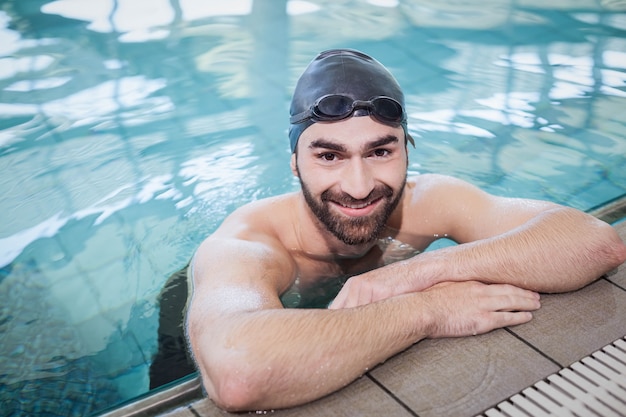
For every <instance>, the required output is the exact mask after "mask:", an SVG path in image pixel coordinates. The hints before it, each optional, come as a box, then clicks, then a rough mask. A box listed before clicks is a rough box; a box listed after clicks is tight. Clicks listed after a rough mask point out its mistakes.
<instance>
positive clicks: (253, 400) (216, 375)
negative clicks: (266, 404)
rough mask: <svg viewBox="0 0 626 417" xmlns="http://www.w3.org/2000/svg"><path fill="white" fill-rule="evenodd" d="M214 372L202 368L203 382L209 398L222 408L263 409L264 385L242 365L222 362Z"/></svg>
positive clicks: (239, 409)
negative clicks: (256, 381)
mask: <svg viewBox="0 0 626 417" xmlns="http://www.w3.org/2000/svg"><path fill="white" fill-rule="evenodd" d="M219 368H221V369H213V371H212V372H205V371H204V370H201V375H202V383H203V385H204V388H205V390H206V391H207V394H208V396H209V398H210V399H211V400H212V401H213V402H214V403H215V404H216V405H217V406H218V407H219V408H221V409H223V410H225V411H229V412H241V411H254V410H258V409H262V407H263V404H261V403H262V399H263V397H264V395H263V394H264V393H263V392H262V391H261V388H262V385H261V384H259V383H255V382H254V381H255V378H254V377H253V376H252V375H249V374H250V372H246V371H243V370H242V369H241V366H237V364H235V365H234V366H228V365H227V364H222V365H220V366H219Z"/></svg>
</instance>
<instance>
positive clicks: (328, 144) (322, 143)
mask: <svg viewBox="0 0 626 417" xmlns="http://www.w3.org/2000/svg"><path fill="white" fill-rule="evenodd" d="M399 141H400V140H399V139H398V137H397V136H394V135H387V136H383V137H381V138H379V139H376V140H374V141H372V142H369V143H367V144H366V145H365V148H366V149H373V148H378V147H380V146H385V145H389V144H390V143H398V142H399ZM318 148H322V149H330V150H332V151H337V152H346V151H347V149H346V147H345V146H344V145H341V144H338V143H335V142H332V141H331V140H328V139H324V138H320V139H315V140H314V141H313V142H311V143H310V144H309V149H318Z"/></svg>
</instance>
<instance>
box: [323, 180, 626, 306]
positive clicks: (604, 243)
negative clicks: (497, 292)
mask: <svg viewBox="0 0 626 417" xmlns="http://www.w3.org/2000/svg"><path fill="white" fill-rule="evenodd" d="M420 186H421V187H423V189H419V187H420ZM414 200H415V201H414V204H415V207H416V208H417V207H419V209H417V213H420V214H421V215H424V214H423V213H427V214H426V215H427V216H430V218H431V223H432V224H436V226H434V227H433V228H432V229H431V231H432V232H433V233H435V234H437V235H439V236H448V237H449V238H450V239H453V240H455V241H456V242H458V243H460V245H457V246H453V247H447V248H443V249H440V250H436V251H429V252H426V253H423V254H421V255H419V256H416V257H414V258H412V259H409V260H406V261H403V262H399V263H397V264H393V265H389V266H388V267H386V268H383V269H380V270H376V271H372V272H369V273H366V274H362V275H359V276H355V277H353V278H351V279H350V280H348V282H347V283H346V285H345V286H344V288H343V289H342V291H341V292H340V293H339V295H338V296H337V298H336V299H335V301H334V302H333V305H332V307H333V308H340V307H347V306H355V305H360V304H364V303H369V302H372V301H374V300H377V299H382V298H385V297H388V296H392V295H395V294H399V293H404V292H410V291H419V290H422V289H424V288H428V287H429V286H431V285H433V284H436V283H438V282H443V281H465V280H477V281H481V282H484V283H506V284H511V285H515V286H518V287H520V288H526V289H530V290H533V291H539V292H565V291H572V290H576V289H578V288H581V287H583V286H584V285H586V284H588V283H590V282H591V281H593V280H595V279H597V278H599V277H600V276H601V275H602V274H604V273H606V272H608V271H610V270H611V269H613V268H615V267H617V266H618V265H620V264H621V263H623V262H624V260H625V259H626V246H624V243H623V242H622V241H621V239H620V238H619V236H618V235H617V233H616V232H615V230H614V229H613V228H612V227H611V226H610V225H608V224H606V223H605V222H602V221H600V220H598V219H596V218H594V217H593V216H590V215H588V214H586V213H583V212H581V211H579V210H575V209H572V208H567V207H563V206H559V205H557V204H553V203H548V202H543V201H536V200H523V199H512V198H502V197H496V196H493V195H490V194H488V193H486V192H484V191H481V190H479V189H478V188H476V187H474V186H472V185H470V184H468V183H466V182H463V181H460V180H456V179H452V178H449V177H442V176H434V175H433V176H428V178H427V180H426V181H424V182H423V183H421V184H420V183H418V186H417V187H416V196H415V197H414ZM428 213H430V214H428ZM433 213H436V215H433ZM405 215H406V214H405ZM409 216H410V215H409Z"/></svg>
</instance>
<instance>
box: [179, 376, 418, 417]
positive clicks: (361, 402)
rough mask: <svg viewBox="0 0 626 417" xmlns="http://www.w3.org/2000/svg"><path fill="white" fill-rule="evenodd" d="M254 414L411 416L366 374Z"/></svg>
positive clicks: (204, 408)
mask: <svg viewBox="0 0 626 417" xmlns="http://www.w3.org/2000/svg"><path fill="white" fill-rule="evenodd" d="M192 407H193V410H194V411H195V412H196V413H197V414H195V415H201V416H203V417H215V416H228V415H233V416H234V415H236V414H231V413H226V412H224V411H222V410H220V409H219V408H217V407H216V406H215V404H214V403H213V402H211V401H210V400H207V399H205V400H201V401H198V402H196V403H193V404H192ZM256 414H259V415H263V414H268V415H269V414H271V415H272V416H273V417H288V416H297V417H340V416H344V417H353V416H362V417H367V416H371V417H378V416H383V415H385V416H394V417H396V416H397V417H405V416H406V417H409V416H412V415H413V414H411V413H410V412H409V411H407V410H406V409H405V408H404V407H403V406H402V405H401V404H399V403H398V402H396V401H395V400H394V399H393V398H392V397H391V396H389V395H388V394H387V393H386V392H385V391H383V389H381V388H380V387H379V386H378V385H376V383H374V382H373V381H372V380H371V379H370V378H369V377H367V376H364V377H361V378H359V379H357V380H356V381H354V382H353V383H352V384H350V385H348V386H347V387H345V388H344V389H342V390H340V391H337V392H336V393H334V394H331V395H329V396H327V397H324V398H321V399H319V400H317V401H313V402H311V403H309V404H305V405H302V406H299V407H294V408H290V409H284V410H273V411H267V412H261V411H259V412H256ZM178 415H179V414H172V415H171V416H170V415H169V414H168V417H177V416H178ZM184 415H188V414H180V416H184Z"/></svg>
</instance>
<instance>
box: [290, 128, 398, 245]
mask: <svg viewBox="0 0 626 417" xmlns="http://www.w3.org/2000/svg"><path fill="white" fill-rule="evenodd" d="M292 169H293V170H294V172H295V173H296V175H297V176H298V178H299V179H300V184H301V185H302V193H303V195H304V198H305V200H306V202H307V204H308V205H309V207H310V208H311V211H312V212H313V213H314V214H315V216H316V217H317V218H318V219H319V221H320V222H321V223H322V224H323V225H324V226H325V227H326V229H327V230H328V231H330V232H331V233H332V234H333V235H334V236H335V237H336V238H337V239H339V240H340V241H341V242H343V243H345V244H348V245H359V244H365V243H369V242H371V241H373V240H375V239H376V238H378V237H379V235H380V233H381V232H382V230H383V229H384V227H385V225H386V223H387V220H388V219H389V217H390V216H391V213H392V212H393V210H394V209H395V208H396V207H397V205H398V203H399V202H400V200H401V198H402V192H403V190H404V185H405V183H406V171H407V153H406V146H405V139H404V131H403V130H402V128H401V127H398V128H394V127H391V126H387V125H384V124H381V123H378V122H376V121H374V120H373V119H372V118H370V117H366V116H362V117H351V118H349V119H346V120H344V121H341V122H334V123H314V124H313V125H312V126H310V127H309V128H308V129H306V130H305V131H304V132H303V133H302V136H301V137H300V139H299V141H298V148H297V157H296V156H295V155H294V156H292Z"/></svg>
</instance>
